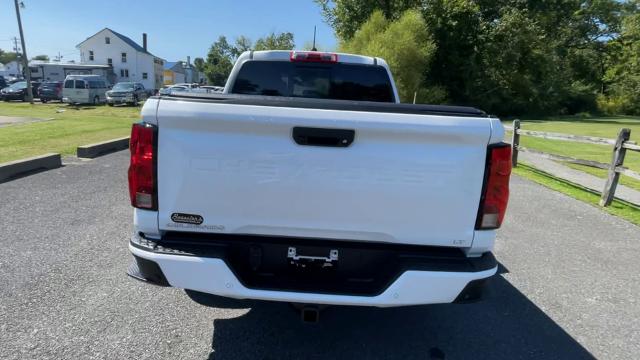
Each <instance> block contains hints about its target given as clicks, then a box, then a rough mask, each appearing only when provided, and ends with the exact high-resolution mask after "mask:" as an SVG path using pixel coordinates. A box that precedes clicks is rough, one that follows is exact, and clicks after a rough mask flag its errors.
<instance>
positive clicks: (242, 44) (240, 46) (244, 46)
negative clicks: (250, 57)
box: [233, 35, 253, 57]
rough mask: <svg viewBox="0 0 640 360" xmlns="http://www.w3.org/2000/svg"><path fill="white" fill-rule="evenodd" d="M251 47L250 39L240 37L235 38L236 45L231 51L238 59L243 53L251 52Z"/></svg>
mask: <svg viewBox="0 0 640 360" xmlns="http://www.w3.org/2000/svg"><path fill="white" fill-rule="evenodd" d="M252 47H253V45H252V43H251V39H249V38H248V37H246V36H243V35H240V36H238V37H237V38H236V43H235V46H234V49H233V52H234V56H235V57H238V56H240V54H242V53H243V52H245V51H249V50H251V48H252Z"/></svg>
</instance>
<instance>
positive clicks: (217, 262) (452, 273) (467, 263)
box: [129, 235, 497, 307]
mask: <svg viewBox="0 0 640 360" xmlns="http://www.w3.org/2000/svg"><path fill="white" fill-rule="evenodd" d="M284 241H286V242H287V243H288V242H289V240H284ZM173 245H175V243H172V244H163V243H162V242H154V241H151V240H146V239H144V238H141V237H139V236H138V235H134V236H133V237H132V239H131V242H130V244H129V249H130V251H131V253H132V254H133V255H134V258H135V262H134V264H132V266H131V267H130V268H129V275H131V276H133V277H135V278H137V279H139V280H143V281H146V282H149V283H153V284H155V285H162V286H173V287H177V288H183V289H189V290H195V291H199V292H204V293H209V294H214V295H219V296H225V297H230V298H237V299H259V300H271V301H284V302H297V303H313V304H333V305H360V306H377V307H393V306H406V305H421V304H438V303H451V302H466V301H473V300H477V299H478V298H479V297H480V295H481V291H480V290H481V288H482V284H483V283H484V280H485V279H487V278H489V277H491V276H492V275H494V274H495V273H496V271H497V263H496V261H495V258H494V257H493V255H492V254H491V253H485V254H484V255H483V256H481V257H478V258H464V259H462V258H460V259H458V258H455V259H453V258H450V257H442V256H437V259H435V258H433V257H430V258H424V257H420V258H419V261H417V260H416V259H418V258H417V257H413V258H411V260H410V261H409V265H410V266H408V267H406V266H403V268H402V269H401V271H399V272H398V274H397V276H392V277H390V278H389V281H388V283H385V284H384V286H383V287H381V288H380V291H376V292H375V293H371V294H369V293H363V291H360V290H358V291H355V292H354V293H353V294H349V293H348V291H346V290H345V289H343V288H340V290H336V291H327V289H328V288H327V287H324V288H323V289H324V291H322V292H314V291H309V290H308V289H304V287H305V285H308V284H305V282H304V281H299V280H300V279H298V280H294V281H293V282H289V283H286V284H287V285H286V286H288V288H286V289H273V288H269V287H268V286H264V285H263V284H262V283H259V282H258V283H256V282H255V281H253V279H247V277H246V274H244V273H243V270H242V269H239V268H238V265H237V264H232V263H233V261H234V260H233V255H230V252H233V251H235V250H228V249H227V250H225V249H223V250H222V251H219V250H220V249H219V248H217V249H214V250H212V249H211V246H208V245H207V246H203V247H202V249H200V250H202V251H197V253H196V252H194V251H193V250H194V249H196V248H195V247H194V245H193V243H191V244H190V245H189V246H186V247H182V248H180V247H176V246H173ZM361 245H364V246H366V244H361ZM329 247H331V246H329ZM348 250H349V249H345V250H344V251H346V252H347V254H348ZM394 251H395V250H394ZM265 252H266V253H268V252H269V250H266V251H265ZM347 256H348V255H347ZM230 264H232V265H230ZM316 280H317V279H316ZM296 281H299V282H298V283H297V285H300V291H299V289H297V288H296ZM328 282H329V284H328V285H329V289H330V288H331V284H333V283H335V281H334V280H331V281H328ZM275 283H278V282H275ZM256 284H258V285H256ZM269 284H273V283H269ZM324 285H327V284H324ZM336 288H339V286H338V285H336Z"/></svg>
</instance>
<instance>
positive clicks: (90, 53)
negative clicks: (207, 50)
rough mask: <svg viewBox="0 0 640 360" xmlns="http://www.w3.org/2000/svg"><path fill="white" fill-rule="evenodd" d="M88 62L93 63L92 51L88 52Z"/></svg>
mask: <svg viewBox="0 0 640 360" xmlns="http://www.w3.org/2000/svg"><path fill="white" fill-rule="evenodd" d="M89 61H93V50H89Z"/></svg>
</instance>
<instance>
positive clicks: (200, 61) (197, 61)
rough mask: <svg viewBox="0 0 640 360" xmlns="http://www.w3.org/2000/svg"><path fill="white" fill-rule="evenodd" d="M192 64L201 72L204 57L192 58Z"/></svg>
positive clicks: (203, 66) (203, 65) (202, 70)
mask: <svg viewBox="0 0 640 360" xmlns="http://www.w3.org/2000/svg"><path fill="white" fill-rule="evenodd" d="M193 66H194V67H195V68H196V70H198V71H199V72H202V73H203V72H204V68H205V62H204V59H203V58H201V57H197V58H195V59H193Z"/></svg>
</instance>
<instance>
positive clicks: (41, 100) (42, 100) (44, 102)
mask: <svg viewBox="0 0 640 360" xmlns="http://www.w3.org/2000/svg"><path fill="white" fill-rule="evenodd" d="M47 101H48V100H47V99H40V102H41V103H43V104H46V103H47Z"/></svg>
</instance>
